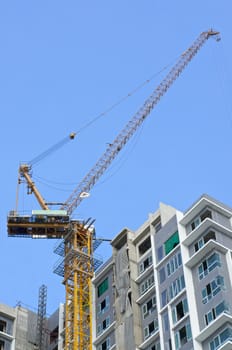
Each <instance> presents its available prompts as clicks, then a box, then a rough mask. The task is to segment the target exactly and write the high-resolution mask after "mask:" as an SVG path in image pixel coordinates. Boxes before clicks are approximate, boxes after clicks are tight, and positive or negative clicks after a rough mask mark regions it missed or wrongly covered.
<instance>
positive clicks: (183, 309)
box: [172, 298, 188, 324]
mask: <svg viewBox="0 0 232 350" xmlns="http://www.w3.org/2000/svg"><path fill="white" fill-rule="evenodd" d="M187 313H188V303H187V299H186V298H184V299H183V300H181V301H180V302H179V303H178V304H176V305H175V306H174V307H173V308H172V320H173V323H174V324H175V323H176V322H178V321H179V320H181V319H182V318H183V317H184V316H185V315H186V314H187Z"/></svg>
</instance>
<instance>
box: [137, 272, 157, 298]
mask: <svg viewBox="0 0 232 350" xmlns="http://www.w3.org/2000/svg"><path fill="white" fill-rule="evenodd" d="M153 285H154V275H153V274H152V275H150V276H149V277H148V279H146V280H145V281H144V282H143V283H142V284H141V285H140V295H142V294H144V293H146V291H147V290H148V289H150V288H151V287H152V286H153Z"/></svg>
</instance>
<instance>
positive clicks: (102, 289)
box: [97, 277, 109, 298]
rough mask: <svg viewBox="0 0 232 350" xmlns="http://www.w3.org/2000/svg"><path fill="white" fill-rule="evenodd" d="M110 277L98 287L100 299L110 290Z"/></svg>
mask: <svg viewBox="0 0 232 350" xmlns="http://www.w3.org/2000/svg"><path fill="white" fill-rule="evenodd" d="M108 284H109V283H108V277H107V278H106V279H105V280H104V281H103V282H102V283H101V284H99V286H98V287H97V296H98V298H99V297H100V296H101V295H102V294H103V293H105V292H106V291H107V289H108Z"/></svg>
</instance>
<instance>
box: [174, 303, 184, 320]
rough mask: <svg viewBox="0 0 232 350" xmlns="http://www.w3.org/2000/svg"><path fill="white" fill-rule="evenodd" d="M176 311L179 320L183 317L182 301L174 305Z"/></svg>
mask: <svg viewBox="0 0 232 350" xmlns="http://www.w3.org/2000/svg"><path fill="white" fill-rule="evenodd" d="M176 313H177V320H178V321H179V320H180V319H181V318H182V317H184V308H183V303H182V301H181V302H180V303H179V304H177V305H176Z"/></svg>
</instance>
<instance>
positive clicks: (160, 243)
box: [93, 195, 232, 350]
mask: <svg viewBox="0 0 232 350" xmlns="http://www.w3.org/2000/svg"><path fill="white" fill-rule="evenodd" d="M231 217H232V209H231V208H228V207H227V206H226V205H224V204H222V203H219V202H218V201H217V200H215V199H213V198H211V197H209V196H207V195H203V196H202V197H201V198H200V199H199V200H198V201H197V202H196V203H194V204H193V206H192V207H191V208H190V209H189V210H188V211H186V212H185V213H182V212H179V211H177V210H175V209H174V208H172V207H170V206H166V205H164V204H160V208H159V209H158V210H157V212H155V213H154V214H150V215H149V218H148V220H147V221H146V222H145V223H144V224H143V225H142V226H141V227H140V228H139V229H138V230H137V231H136V232H132V231H131V230H129V229H124V230H122V231H121V232H120V233H119V234H118V235H117V236H116V237H115V238H114V239H113V241H112V247H113V254H112V259H110V261H109V263H106V264H105V266H104V268H103V269H100V270H99V272H98V273H97V274H96V276H95V278H94V279H93V285H94V305H95V306H96V307H95V314H94V322H93V323H94V324H93V328H94V329H96V330H97V329H98V331H96V332H95V333H94V349H97V350H109V349H119V350H124V349H127V350H135V349H141V350H142V349H144V350H160V349H161V350H171V349H172V350H174V349H176V350H179V349H182V350H191V349H194V350H216V349H221V350H222V349H223V350H229V349H230V350H231V349H232V271H231V266H232V254H231V250H232V222H231ZM106 281H108V282H106ZM99 288H100V290H101V293H100V295H99ZM105 299H107V300H108V304H107V310H105V311H104V312H103V313H101V314H99V312H98V311H97V310H99V308H101V304H102V301H104V300H105ZM103 303H104V302H103ZM99 305H100V306H99ZM109 315H111V316H110V317H109ZM101 324H102V325H103V327H101Z"/></svg>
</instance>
